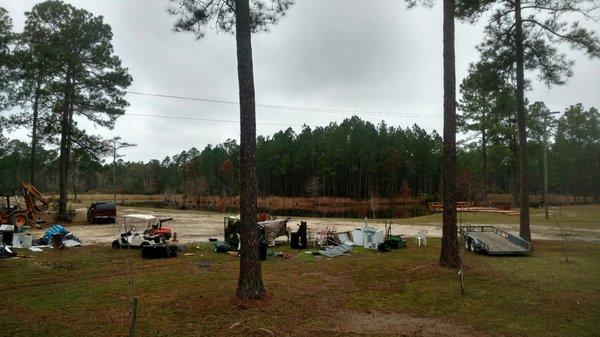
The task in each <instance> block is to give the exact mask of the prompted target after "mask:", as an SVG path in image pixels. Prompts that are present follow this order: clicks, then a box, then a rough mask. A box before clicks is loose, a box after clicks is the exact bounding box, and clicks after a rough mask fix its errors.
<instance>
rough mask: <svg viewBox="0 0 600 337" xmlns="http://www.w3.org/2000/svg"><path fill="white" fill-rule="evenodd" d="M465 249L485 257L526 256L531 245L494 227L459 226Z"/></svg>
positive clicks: (531, 250) (531, 248)
mask: <svg viewBox="0 0 600 337" xmlns="http://www.w3.org/2000/svg"><path fill="white" fill-rule="evenodd" d="M459 233H460V234H461V235H462V236H463V237H464V242H465V249H467V250H470V251H472V252H479V253H483V254H487V255H527V254H530V253H531V252H533V244H532V243H531V242H528V241H527V240H525V239H523V238H521V237H519V236H516V235H513V234H510V233H508V232H505V231H503V230H501V229H500V228H496V227H494V226H461V227H460V228H459Z"/></svg>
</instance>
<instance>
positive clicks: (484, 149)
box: [481, 113, 488, 201]
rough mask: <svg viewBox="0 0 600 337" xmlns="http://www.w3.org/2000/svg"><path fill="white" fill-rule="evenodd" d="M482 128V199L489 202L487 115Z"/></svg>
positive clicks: (483, 119)
mask: <svg viewBox="0 0 600 337" xmlns="http://www.w3.org/2000/svg"><path fill="white" fill-rule="evenodd" d="M482 117H483V118H482V126H481V162H482V164H481V166H482V167H481V171H482V174H483V193H482V196H481V199H482V200H483V201H487V193H488V152H487V137H486V136H487V134H486V132H485V124H484V121H485V113H484V114H483V116H482Z"/></svg>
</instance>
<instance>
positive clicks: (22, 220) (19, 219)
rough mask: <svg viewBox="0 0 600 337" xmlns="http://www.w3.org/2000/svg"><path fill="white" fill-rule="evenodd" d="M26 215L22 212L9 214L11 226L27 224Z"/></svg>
mask: <svg viewBox="0 0 600 337" xmlns="http://www.w3.org/2000/svg"><path fill="white" fill-rule="evenodd" d="M27 222H28V221H27V216H26V215H25V213H23V212H17V213H13V214H11V216H10V219H9V223H10V224H11V225H13V226H15V227H16V226H19V227H20V226H25V225H27Z"/></svg>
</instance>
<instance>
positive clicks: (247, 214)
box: [235, 0, 265, 299]
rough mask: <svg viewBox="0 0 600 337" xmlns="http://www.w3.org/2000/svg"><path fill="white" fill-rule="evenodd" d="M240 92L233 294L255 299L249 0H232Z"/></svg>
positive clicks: (260, 291) (259, 286)
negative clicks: (238, 252) (236, 253)
mask: <svg viewBox="0 0 600 337" xmlns="http://www.w3.org/2000/svg"><path fill="white" fill-rule="evenodd" d="M235 11H236V12H235V30H236V33H235V37H236V44H237V62H238V84H239V95H240V220H241V223H240V236H241V245H242V246H241V256H240V275H239V280H238V288H237V293H236V294H237V296H238V297H240V298H244V299H248V298H250V299H257V298H262V297H264V295H265V287H264V285H263V281H262V275H261V268H260V258H259V252H258V225H257V223H256V213H257V201H256V158H255V152H256V113H255V101H254V73H253V69H252V38H251V31H250V4H249V0H236V1H235Z"/></svg>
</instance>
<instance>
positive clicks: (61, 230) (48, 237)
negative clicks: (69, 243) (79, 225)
mask: <svg viewBox="0 0 600 337" xmlns="http://www.w3.org/2000/svg"><path fill="white" fill-rule="evenodd" d="M53 234H60V235H61V236H63V237H64V236H66V235H67V234H69V231H68V230H67V229H66V228H65V227H63V226H61V225H53V226H52V227H50V228H48V229H47V230H46V232H45V233H44V236H43V237H42V239H40V240H41V243H42V244H48V243H51V242H52V235H53Z"/></svg>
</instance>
